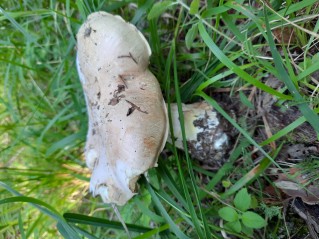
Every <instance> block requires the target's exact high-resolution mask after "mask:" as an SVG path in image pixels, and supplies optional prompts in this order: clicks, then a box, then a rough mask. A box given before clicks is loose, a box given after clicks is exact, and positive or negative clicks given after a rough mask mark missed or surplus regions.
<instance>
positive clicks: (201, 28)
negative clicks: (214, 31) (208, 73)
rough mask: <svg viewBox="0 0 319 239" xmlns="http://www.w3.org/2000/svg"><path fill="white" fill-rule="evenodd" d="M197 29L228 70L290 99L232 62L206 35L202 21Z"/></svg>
mask: <svg viewBox="0 0 319 239" xmlns="http://www.w3.org/2000/svg"><path fill="white" fill-rule="evenodd" d="M198 29H199V33H200V35H201V37H202V39H203V41H204V42H205V44H206V45H207V46H208V48H209V49H210V50H211V52H212V53H213V54H214V55H215V56H216V57H217V58H218V59H219V60H220V61H221V62H222V63H223V64H225V65H226V66H227V67H228V68H229V69H230V70H232V71H233V72H234V73H235V74H237V75H238V76H239V77H241V78H242V79H243V80H245V81H247V82H248V83H250V84H252V85H254V86H256V87H257V88H259V89H261V90H263V91H265V92H267V93H269V94H272V95H274V96H277V97H278V98H279V99H286V100H290V99H292V97H291V96H289V95H285V94H281V93H279V92H278V91H276V90H274V89H272V88H271V87H269V86H267V85H265V84H263V83H261V82H260V81H258V80H256V79H255V78H253V77H252V76H251V75H249V74H248V73H247V72H245V71H243V70H242V69H241V68H240V67H238V66H237V65H236V64H235V63H233V62H232V61H231V60H229V58H228V57H227V56H226V55H225V54H224V53H223V52H222V51H221V50H220V49H219V48H218V47H217V45H216V44H215V43H214V42H213V40H212V39H211V38H210V36H209V35H208V33H207V31H206V30H205V27H204V25H203V23H201V22H199V23H198Z"/></svg>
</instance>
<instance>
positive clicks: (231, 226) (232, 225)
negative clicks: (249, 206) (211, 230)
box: [225, 220, 241, 233]
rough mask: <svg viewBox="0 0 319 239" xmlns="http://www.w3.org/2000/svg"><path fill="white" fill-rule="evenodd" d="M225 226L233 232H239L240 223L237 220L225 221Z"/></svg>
mask: <svg viewBox="0 0 319 239" xmlns="http://www.w3.org/2000/svg"><path fill="white" fill-rule="evenodd" d="M225 228H226V229H229V230H231V231H233V232H237V233H240V232H241V223H240V221H239V220H237V221H234V222H227V223H225Z"/></svg>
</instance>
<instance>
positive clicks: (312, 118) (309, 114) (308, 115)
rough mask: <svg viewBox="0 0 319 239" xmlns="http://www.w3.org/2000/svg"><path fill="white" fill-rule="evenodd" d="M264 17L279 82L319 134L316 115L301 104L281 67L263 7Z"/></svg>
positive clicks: (298, 93)
mask: <svg viewBox="0 0 319 239" xmlns="http://www.w3.org/2000/svg"><path fill="white" fill-rule="evenodd" d="M264 16H265V24H266V29H267V41H268V43H269V47H270V50H271V54H272V56H273V59H274V63H275V67H276V69H277V71H278V74H279V77H280V80H282V81H283V82H284V83H285V85H286V86H287V88H288V90H289V91H290V93H291V94H292V96H293V98H294V100H295V101H296V103H297V107H298V108H299V110H300V111H301V113H302V114H303V116H305V118H306V119H307V121H308V122H309V123H310V124H311V126H312V127H313V128H314V129H315V130H316V132H317V133H319V117H318V115H317V114H315V113H314V112H313V110H312V109H310V108H309V106H308V104H306V103H303V101H304V98H303V97H302V96H301V94H300V92H299V89H298V88H297V86H296V85H295V84H294V82H293V80H292V78H291V77H290V76H289V75H288V73H287V71H286V69H285V67H284V65H283V62H282V59H281V56H280V54H279V52H278V51H277V48H276V45H275V42H274V39H273V36H272V34H271V30H270V26H269V22H268V17H267V12H266V8H265V7H264ZM286 64H289V63H286Z"/></svg>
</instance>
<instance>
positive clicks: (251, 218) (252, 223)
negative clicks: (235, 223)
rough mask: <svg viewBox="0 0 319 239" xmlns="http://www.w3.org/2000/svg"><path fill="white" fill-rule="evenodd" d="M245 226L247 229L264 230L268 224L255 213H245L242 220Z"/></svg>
mask: <svg viewBox="0 0 319 239" xmlns="http://www.w3.org/2000/svg"><path fill="white" fill-rule="evenodd" d="M241 220H242V222H243V224H244V225H245V226H246V227H249V228H254V229H259V228H263V227H264V226H266V225H267V222H266V221H265V219H263V218H262V217H261V216H259V215H258V214H257V213H254V212H250V211H248V212H244V213H243V215H242V218H241Z"/></svg>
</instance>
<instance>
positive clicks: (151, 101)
mask: <svg viewBox="0 0 319 239" xmlns="http://www.w3.org/2000/svg"><path fill="white" fill-rule="evenodd" d="M77 41H78V44H77V48H78V53H77V67H78V72H79V76H80V79H81V83H82V86H83V90H84V95H85V99H86V104H87V110H88V115H89V130H88V135H87V141H86V148H85V156H86V161H87V165H88V167H90V168H91V169H92V177H91V182H90V189H91V191H92V192H93V195H101V197H102V199H103V201H104V202H105V203H115V204H117V205H123V204H125V203H126V202H127V201H128V200H129V199H130V198H131V197H132V196H133V195H134V194H135V192H136V188H137V186H136V181H137V180H138V178H139V176H140V175H141V174H143V173H145V172H146V171H147V170H148V169H149V168H152V167H155V166H156V165H157V159H158V156H159V153H160V152H161V151H162V149H163V147H164V145H165V142H166V139H167V132H168V123H167V114H166V106H165V102H164V99H163V96H162V94H161V89H160V86H159V84H158V82H157V80H156V78H155V77H154V76H153V74H152V73H151V72H150V71H149V70H148V69H147V66H148V64H149V56H150V55H151V50H150V47H149V45H148V43H147V41H146V40H145V38H144V37H143V35H142V34H141V33H140V32H139V31H138V30H137V29H136V28H135V27H134V26H133V25H131V24H129V23H126V22H125V21H124V20H123V19H122V18H121V17H119V16H113V15H111V14H108V13H105V12H96V13H93V14H91V15H90V16H89V17H88V19H87V21H86V22H85V23H84V24H83V25H82V26H81V28H80V29H79V32H78V34H77Z"/></svg>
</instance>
